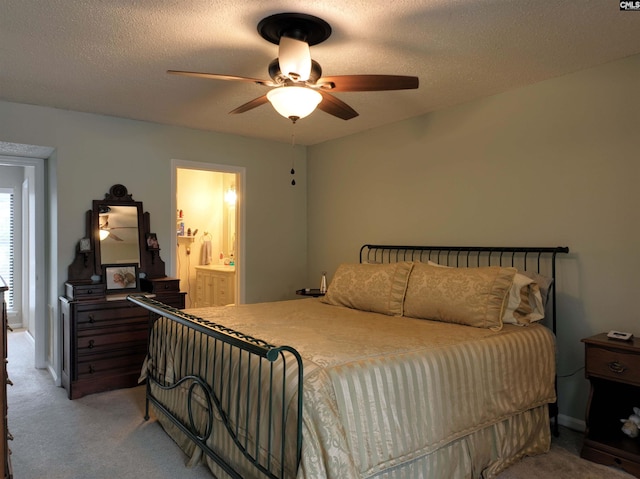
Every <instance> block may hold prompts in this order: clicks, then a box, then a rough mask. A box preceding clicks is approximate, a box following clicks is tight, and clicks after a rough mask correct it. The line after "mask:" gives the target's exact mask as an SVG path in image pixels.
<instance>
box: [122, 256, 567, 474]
mask: <svg viewBox="0 0 640 479" xmlns="http://www.w3.org/2000/svg"><path fill="white" fill-rule="evenodd" d="M568 252H569V248H567V247H553V248H547V247H543V248H517V247H516V248H514V247H465V246H392V245H372V244H365V245H364V246H362V248H361V249H360V262H361V263H362V262H370V263H391V262H398V261H422V262H424V261H434V262H437V263H439V264H442V265H446V266H457V267H473V266H485V265H486V266H492V265H499V266H513V267H516V268H518V269H521V270H533V271H535V272H537V273H540V274H546V275H547V276H550V277H552V278H553V279H554V281H553V283H552V285H551V287H550V290H549V304H550V311H551V320H550V321H551V326H550V327H551V329H552V330H553V332H554V334H555V332H556V291H555V276H556V275H555V273H556V263H555V261H556V255H557V254H559V253H568ZM127 299H128V300H129V301H131V302H132V303H135V304H136V305H138V306H141V307H143V308H145V309H147V310H149V348H148V350H149V353H148V357H147V361H152V362H155V364H160V363H161V362H162V361H163V360H164V358H163V357H155V356H154V355H157V354H164V353H163V351H164V348H160V347H155V348H153V347H152V344H153V341H154V336H153V335H154V334H158V335H159V336H158V337H159V338H162V337H166V334H168V333H172V334H182V335H184V334H186V335H189V337H188V338H187V339H188V340H190V341H191V344H194V345H195V344H199V345H200V347H199V348H195V347H194V348H193V351H192V353H191V354H192V357H190V358H185V357H184V354H185V353H183V357H182V364H183V368H184V369H185V370H183V371H179V372H178V373H177V377H178V378H179V379H178V380H177V381H175V382H174V381H169V380H168V379H167V378H165V377H161V376H154V375H152V374H151V372H149V374H148V377H147V392H146V407H145V419H147V420H148V419H149V405H150V404H153V405H154V406H156V407H157V409H158V410H159V411H161V412H162V413H163V414H164V415H166V417H167V418H169V419H170V420H171V422H172V423H173V424H175V425H176V426H177V427H178V429H179V430H180V431H182V433H184V434H185V435H186V436H187V437H188V438H189V439H190V440H191V441H193V442H194V443H195V444H197V446H198V447H200V449H201V450H202V451H204V453H205V454H206V455H207V456H208V457H210V458H211V459H212V460H213V461H215V462H216V463H217V464H218V465H219V466H220V468H221V469H222V470H223V471H224V472H226V473H227V474H228V475H229V476H230V477H232V478H234V479H242V477H243V476H242V475H241V474H240V473H239V472H237V471H236V470H234V468H233V467H232V465H231V464H229V462H228V460H227V459H226V458H224V457H221V456H220V455H219V454H218V453H216V452H215V451H213V450H212V449H211V448H210V447H209V446H208V445H207V440H208V438H209V437H210V436H211V435H212V434H213V433H214V431H213V429H214V424H213V421H214V416H215V417H216V418H217V419H219V420H221V421H222V422H223V424H224V427H225V429H226V432H227V433H228V434H229V436H230V437H231V439H232V441H233V443H234V444H235V446H237V448H238V449H239V451H240V452H241V453H242V455H243V456H244V457H245V458H246V459H247V460H248V461H249V462H250V463H251V464H252V465H253V466H254V467H255V468H256V469H257V470H258V471H260V473H261V474H262V475H263V476H264V477H267V478H269V479H282V478H283V477H284V476H285V425H284V418H285V411H284V409H285V404H284V401H283V404H282V411H280V415H279V417H281V418H283V419H282V421H283V424H281V425H280V431H281V434H282V436H281V437H279V438H274V437H273V434H274V433H273V431H272V429H273V427H271V428H270V429H269V433H268V434H267V436H268V437H267V440H266V443H261V442H260V437H261V434H260V430H259V428H260V416H259V417H258V420H257V421H256V423H257V424H248V423H247V424H241V425H239V422H241V421H243V420H244V419H242V418H241V417H240V416H241V415H239V413H240V412H242V411H245V412H246V414H245V416H244V417H249V414H248V411H249V409H251V408H257V410H258V411H262V414H263V418H264V417H267V418H268V424H272V418H273V417H275V416H276V415H277V414H276V413H277V411H274V407H276V406H274V404H273V402H274V401H272V398H273V397H274V394H281V395H282V397H284V395H285V393H284V392H285V390H286V389H287V384H286V377H287V375H286V374H284V373H283V374H282V379H281V380H278V379H275V380H274V374H273V371H274V367H275V365H276V364H277V363H278V362H281V363H280V366H281V367H282V368H283V370H284V371H286V369H287V368H291V367H297V375H296V376H295V377H296V378H297V385H296V392H295V394H296V395H297V397H296V398H294V399H295V400H296V401H297V418H296V421H297V422H296V425H295V426H296V427H295V434H296V437H295V441H294V442H295V445H296V451H295V454H296V455H295V460H296V462H295V468H296V470H297V468H298V466H299V464H300V460H301V452H302V393H303V390H302V387H303V381H302V378H303V365H302V359H301V357H300V355H299V353H298V352H297V351H296V350H295V349H294V348H292V347H289V346H274V345H271V344H268V343H267V342H265V341H262V340H260V339H257V338H254V337H251V336H248V335H246V334H243V333H240V332H238V331H234V330H232V329H230V328H228V327H225V326H223V325H221V324H217V323H214V322H212V321H208V320H204V319H202V318H199V317H197V316H193V315H190V314H187V313H185V312H183V311H181V310H178V309H175V308H172V307H169V306H167V305H165V304H163V303H160V302H158V301H155V300H153V299H151V298H148V297H145V296H144V295H130V296H128V298H127ZM161 316H162V317H165V318H168V319H169V320H170V321H168V322H166V323H165V322H163V324H164V326H163V327H164V328H165V330H163V331H155V332H154V323H155V321H156V320H157V319H158V318H159V317H161ZM180 325H182V326H185V327H186V328H181V327H180ZM185 330H186V332H185ZM196 349H199V351H200V353H201V354H202V353H203V351H204V353H203V354H206V355H209V354H211V355H213V357H215V358H216V359H215V360H214V362H213V365H212V366H211V367H209V362H208V361H204V362H203V361H202V358H201V357H196V353H195V350H196ZM285 353H287V354H285ZM289 353H290V354H289ZM216 361H217V363H216ZM252 365H253V366H254V367H257V368H258V370H259V371H260V372H259V377H263V376H262V375H263V374H264V375H266V377H268V378H269V379H268V384H267V385H266V386H265V387H267V388H268V391H267V394H266V396H267V397H268V399H267V400H266V402H262V401H261V396H262V395H261V394H257V395H256V396H257V397H255V396H251V395H246V397H245V398H243V399H242V400H241V399H239V398H240V396H241V395H240V394H236V395H235V396H236V397H235V398H234V399H232V398H231V396H232V394H231V391H232V388H233V389H236V388H237V390H238V392H239V390H240V387H241V386H240V384H241V383H243V384H247V388H248V382H249V381H250V380H251V378H250V374H249V373H248V372H247V373H246V375H245V376H243V372H242V371H243V368H245V367H246V368H247V370H248V371H249V370H250V369H251V367H252ZM256 365H257V366H256ZM187 366H189V367H188V368H187ZM187 369H188V370H187ZM233 371H235V372H233ZM234 375H235V376H234ZM225 377H226V378H227V379H223V378H225ZM232 377H235V379H234V380H233V381H232V379H231V378H232ZM152 385H154V386H156V387H158V388H160V389H161V390H172V389H175V388H177V387H183V388H185V389H186V390H187V391H188V393H187V408H188V421H185V420H182V419H180V418H179V417H177V415H176V414H175V413H174V412H173V411H171V410H170V409H169V408H168V407H167V405H165V404H163V403H162V401H161V400H159V399H158V398H157V397H155V396H154V394H153V391H152ZM259 387H260V386H259ZM196 394H197V395H199V396H200V397H204V398H205V401H204V402H205V404H206V417H207V421H206V424H205V425H204V427H203V426H202V425H198V424H196V423H195V420H194V417H193V405H192V402H193V401H194V400H195V399H194V395H196ZM549 414H550V417H552V418H553V431H554V434H555V435H557V434H558V408H557V402H556V403H555V404H551V405H550V407H549ZM265 415H266V416H265ZM240 426H241V429H246V430H249V429H251V430H252V431H253V432H254V433H255V435H254V439H255V445H249V444H248V442H247V440H246V436H245V438H244V439H243V438H242V435H241V434H239V433H238V431H239V427H240ZM256 429H257V430H256ZM274 444H279V445H280V447H279V448H278V447H275V446H274ZM274 448H275V449H274ZM259 451H266V452H267V453H266V459H265V455H264V454H262V455H261V454H260V453H259ZM272 457H275V458H278V461H277V462H278V463H279V465H278V464H273V462H272V459H271V458H272Z"/></svg>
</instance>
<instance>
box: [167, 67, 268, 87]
mask: <svg viewBox="0 0 640 479" xmlns="http://www.w3.org/2000/svg"><path fill="white" fill-rule="evenodd" d="M167 73H169V74H171V75H182V76H186V77H195V78H206V79H208V80H227V81H243V82H249V83H257V84H258V85H264V86H276V83H274V82H272V81H271V80H260V79H259V78H249V77H239V76H235V75H218V74H217V73H202V72H185V71H180V70H167Z"/></svg>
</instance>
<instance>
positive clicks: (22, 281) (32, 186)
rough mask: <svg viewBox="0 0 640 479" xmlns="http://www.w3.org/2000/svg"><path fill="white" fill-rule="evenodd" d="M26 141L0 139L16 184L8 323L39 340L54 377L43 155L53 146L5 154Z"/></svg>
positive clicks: (3, 160)
mask: <svg viewBox="0 0 640 479" xmlns="http://www.w3.org/2000/svg"><path fill="white" fill-rule="evenodd" d="M25 148H26V145H17V144H9V143H3V142H0V170H1V171H2V175H0V176H1V177H2V180H3V185H4V187H5V188H7V189H10V190H12V192H13V194H12V196H13V203H14V206H15V209H14V213H15V214H16V216H14V220H15V223H14V225H15V230H14V234H15V236H14V248H13V266H14V275H13V281H12V283H13V288H14V293H15V294H14V296H13V299H14V300H15V301H14V304H13V310H12V311H9V323H10V325H11V326H12V327H14V328H23V329H25V330H27V331H28V333H29V336H30V337H31V338H33V340H34V342H35V366H36V367H37V368H46V367H47V366H48V367H49V368H50V371H51V372H52V374H53V376H54V377H55V376H56V375H55V350H54V348H50V349H48V348H47V346H48V345H49V341H47V330H48V331H49V332H50V333H51V334H53V330H54V328H53V324H52V323H53V314H52V312H51V311H49V312H48V314H47V312H45V311H46V309H45V304H46V298H45V294H46V289H45V277H46V276H45V271H46V269H45V249H44V245H45V243H46V241H45V240H44V238H45V231H44V224H45V221H44V218H45V211H44V195H45V187H44V179H45V159H46V158H48V156H50V154H51V153H52V150H51V149H49V148H44V147H31V149H33V150H34V151H36V152H37V154H35V155H33V156H30V157H21V156H9V155H4V154H3V152H4V150H5V149H7V150H10V151H12V152H15V151H22V150H23V149H25ZM0 186H2V185H0Z"/></svg>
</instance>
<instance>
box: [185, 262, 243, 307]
mask: <svg viewBox="0 0 640 479" xmlns="http://www.w3.org/2000/svg"><path fill="white" fill-rule="evenodd" d="M235 284H236V268H235V266H225V265H219V266H196V303H195V307H196V308H206V307H208V306H225V305H227V304H233V303H235V301H236V295H235Z"/></svg>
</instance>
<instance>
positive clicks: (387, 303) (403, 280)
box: [322, 262, 413, 316]
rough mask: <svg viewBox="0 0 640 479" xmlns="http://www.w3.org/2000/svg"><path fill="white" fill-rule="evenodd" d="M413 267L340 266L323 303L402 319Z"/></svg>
mask: <svg viewBox="0 0 640 479" xmlns="http://www.w3.org/2000/svg"><path fill="white" fill-rule="evenodd" d="M412 267H413V263H410V262H400V263H388V264H367V263H363V264H361V263H345V264H341V265H340V266H339V267H338V269H337V271H336V273H335V274H334V275H333V279H332V280H331V283H330V284H329V288H328V289H327V294H326V295H325V296H324V297H323V298H322V301H323V302H325V303H328V304H333V305H336V306H346V307H348V308H353V309H359V310H361V311H373V312H376V313H382V314H387V315H389V316H402V305H403V301H404V293H405V291H406V289H407V280H408V278H409V273H410V272H411V268H412Z"/></svg>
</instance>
